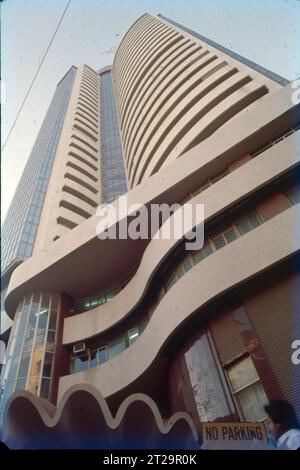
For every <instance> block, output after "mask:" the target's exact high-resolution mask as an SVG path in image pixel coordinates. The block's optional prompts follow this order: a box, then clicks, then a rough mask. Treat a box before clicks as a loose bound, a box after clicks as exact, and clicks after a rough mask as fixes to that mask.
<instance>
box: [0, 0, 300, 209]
mask: <svg viewBox="0 0 300 470" xmlns="http://www.w3.org/2000/svg"><path fill="white" fill-rule="evenodd" d="M66 4H67V0H51V1H49V0H4V1H3V2H2V3H1V23H2V28H1V43H2V51H1V52H2V98H1V100H2V105H3V108H2V139H5V137H6V135H7V133H8V131H9V128H10V126H11V125H12V122H13V120H14V117H15V115H16V113H17V111H18V109H19V106H20V104H21V102H22V101H23V98H24V96H25V94H26V92H27V90H28V87H29V84H30V82H31V80H32V78H33V76H34V74H35V72H36V69H37V67H38V65H39V63H40V61H41V59H42V56H43V53H44V51H45V50H46V48H47V46H48V43H49V40H50V38H51V36H52V34H53V32H54V30H55V27H56V25H57V23H58V21H59V19H60V16H61V14H62V12H63V10H64V8H65V6H66ZM146 11H147V12H149V13H153V14H157V13H162V14H164V15H165V16H168V17H170V18H172V19H174V20H175V21H178V22H179V23H182V24H183V25H185V26H187V27H189V28H191V29H194V30H195V31H198V32H199V33H200V34H203V35H204V36H207V37H209V38H211V39H213V40H215V41H217V42H219V43H220V44H222V45H224V46H226V47H228V48H230V49H232V50H234V51H235V52H238V53H239V54H241V55H244V56H245V57H247V58H249V59H251V60H253V61H255V62H257V63H258V64H260V65H263V66H264V67H266V68H268V69H270V70H272V71H273V72H276V73H278V74H279V75H282V76H283V77H285V78H287V79H289V80H293V79H295V78H296V77H300V54H299V44H300V28H299V26H298V25H299V24H300V1H299V0H195V1H190V0H172V1H171V0H159V1H158V0H151V1H149V0H139V1H133V0H110V2H108V0H105V1H104V0H72V1H71V4H70V7H69V9H68V11H67V14H66V16H65V18H64V20H63V23H62V25H61V27H60V29H59V31H58V33H57V36H56V38H55V40H54V42H53V44H52V47H51V49H50V51H49V53H48V56H47V58H46V61H45V62H44V64H43V67H42V69H41V72H40V74H39V76H38V78H37V80H36V82H35V85H34V87H33V89H32V91H31V93H30V95H29V97H28V99H27V102H26V104H25V107H24V108H23V111H22V114H21V115H20V118H19V120H18V122H17V124H16V127H15V129H14V130H13V132H12V134H11V136H10V139H9V142H8V143H7V145H6V148H5V150H4V152H3V154H2V164H1V165H2V166H1V170H2V172H1V173H2V210H1V215H2V217H3V216H4V215H5V213H6V211H7V208H8V206H9V203H10V201H11V198H12V196H13V193H14V190H15V188H16V185H17V183H18V180H19V178H20V176H21V173H22V170H23V168H24V165H25V163H26V161H27V159H28V156H29V153H30V150H31V147H32V145H33V143H34V140H35V138H36V135H37V133H38V130H39V127H40V125H41V123H42V120H43V118H44V116H45V113H46V111H47V108H48V105H49V103H50V101H51V98H52V96H53V93H54V91H55V87H56V84H57V82H58V81H59V80H60V79H61V78H62V76H63V75H64V74H65V73H66V71H67V70H68V69H69V67H70V66H71V65H79V64H81V63H87V64H89V65H90V66H91V67H94V68H96V69H98V68H100V67H102V66H104V65H108V64H111V63H112V61H113V56H114V50H115V49H116V47H117V46H118V44H119V42H120V40H121V39H122V36H123V35H124V34H125V32H126V31H127V29H128V28H129V27H130V25H131V24H132V23H133V22H134V21H135V20H136V19H137V18H138V17H139V16H141V15H142V14H143V13H145V12H146Z"/></svg>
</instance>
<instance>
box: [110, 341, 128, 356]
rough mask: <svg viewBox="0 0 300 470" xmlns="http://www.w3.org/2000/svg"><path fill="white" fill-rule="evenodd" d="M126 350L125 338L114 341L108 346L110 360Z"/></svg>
mask: <svg viewBox="0 0 300 470" xmlns="http://www.w3.org/2000/svg"><path fill="white" fill-rule="evenodd" d="M124 349H125V340H124V338H123V336H122V337H121V338H118V339H116V340H115V341H112V342H111V343H110V344H109V346H108V356H109V358H111V357H114V356H116V355H117V354H120V353H121V352H122V351H124Z"/></svg>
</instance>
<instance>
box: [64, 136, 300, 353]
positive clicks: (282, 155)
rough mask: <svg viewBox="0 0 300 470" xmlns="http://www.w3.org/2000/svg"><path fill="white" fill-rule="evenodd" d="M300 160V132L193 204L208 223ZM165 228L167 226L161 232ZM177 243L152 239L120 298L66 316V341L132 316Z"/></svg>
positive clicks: (76, 339) (203, 193)
mask: <svg viewBox="0 0 300 470" xmlns="http://www.w3.org/2000/svg"><path fill="white" fill-rule="evenodd" d="M296 161H298V162H299V161H300V132H298V135H297V136H295V138H293V137H292V138H291V139H290V140H289V139H285V140H284V141H282V142H280V143H279V144H278V145H277V146H276V147H274V148H271V149H268V150H266V151H265V152H264V153H263V154H261V155H260V156H259V157H257V158H255V159H253V160H251V161H249V162H248V163H246V164H245V165H244V166H242V167H240V168H238V169H237V170H236V171H234V172H233V173H230V174H229V175H227V176H226V177H225V178H223V179H222V180H220V181H218V182H217V183H215V184H214V185H213V186H211V187H209V188H208V189H206V190H205V191H203V192H202V193H200V194H199V195H197V196H195V197H194V198H193V199H191V200H190V201H189V203H192V204H194V205H195V204H197V203H202V204H204V207H205V223H206V222H207V221H208V220H211V219H212V218H213V217H215V216H216V215H218V214H219V213H221V212H222V211H226V210H227V209H228V208H229V207H230V206H231V205H232V204H233V203H234V202H236V201H238V200H240V199H241V198H242V197H246V196H247V195H250V194H251V193H253V192H254V191H255V190H257V189H258V188H260V187H261V185H262V184H263V183H268V182H270V181H271V180H272V179H273V178H275V177H276V176H279V175H280V174H284V173H285V172H286V171H287V170H288V169H289V168H293V166H294V164H295V162H296ZM287 207H289V206H287ZM284 209H285V208H284ZM173 218H174V217H172V218H171V220H172V219H173ZM190 228H192V227H189V229H190ZM189 229H187V231H188V230H189ZM162 230H163V228H162V229H161V230H160V232H162ZM287 242H288V240H287ZM176 243H177V241H176V240H151V242H150V243H149V245H148V246H147V248H146V250H145V253H144V255H143V258H142V261H141V264H140V266H139V268H138V270H137V272H136V273H135V275H134V277H133V278H132V280H131V281H130V282H129V284H127V286H126V287H125V288H124V289H123V290H122V291H121V292H120V293H119V294H118V295H117V296H116V297H114V298H113V299H112V300H111V301H110V302H108V303H107V304H105V305H101V306H99V307H97V308H95V309H92V310H89V311H87V312H84V313H81V314H77V315H76V316H74V317H69V318H66V320H65V326H64V335H63V342H64V343H65V344H68V343H76V342H80V341H82V340H85V339H87V338H89V337H92V336H94V335H95V334H100V333H102V332H104V331H106V330H108V329H109V328H111V327H113V326H115V325H117V324H118V323H119V322H120V321H121V320H122V319H124V318H125V317H126V316H128V315H129V313H130V312H131V311H132V310H133V309H134V308H135V307H136V306H137V305H138V303H139V302H140V301H141V299H142V297H143V295H144V293H145V291H146V290H147V286H148V285H149V282H150V280H151V278H152V277H153V275H154V273H155V272H156V271H157V269H158V267H159V266H160V265H161V263H162V262H163V261H164V260H165V259H166V257H167V256H168V254H169V253H170V252H171V251H172V249H174V247H175V245H176Z"/></svg>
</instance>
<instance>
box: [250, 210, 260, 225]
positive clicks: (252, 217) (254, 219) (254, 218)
mask: <svg viewBox="0 0 300 470" xmlns="http://www.w3.org/2000/svg"><path fill="white" fill-rule="evenodd" d="M247 220H248V222H249V223H250V225H251V227H252V228H255V227H258V225H260V224H261V220H260V218H259V217H258V215H257V214H255V212H253V213H252V214H249V215H248V216H247Z"/></svg>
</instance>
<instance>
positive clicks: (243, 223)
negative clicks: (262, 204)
mask: <svg viewBox="0 0 300 470" xmlns="http://www.w3.org/2000/svg"><path fill="white" fill-rule="evenodd" d="M236 226H237V228H238V231H239V232H240V234H241V235H244V234H245V233H248V232H250V230H251V228H252V227H251V225H250V223H249V222H248V220H247V219H246V218H244V219H242V220H240V221H239V222H237V224H236Z"/></svg>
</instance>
